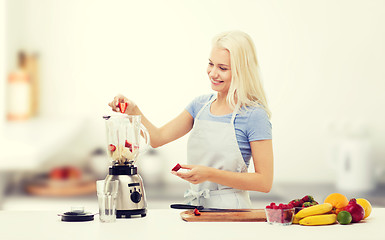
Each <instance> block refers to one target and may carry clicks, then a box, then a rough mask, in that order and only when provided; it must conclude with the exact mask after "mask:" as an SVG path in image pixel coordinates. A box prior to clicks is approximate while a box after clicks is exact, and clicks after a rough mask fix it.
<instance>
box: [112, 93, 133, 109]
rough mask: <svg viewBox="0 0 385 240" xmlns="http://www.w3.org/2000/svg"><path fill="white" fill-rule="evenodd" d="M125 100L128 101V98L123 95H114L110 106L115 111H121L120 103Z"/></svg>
mask: <svg viewBox="0 0 385 240" xmlns="http://www.w3.org/2000/svg"><path fill="white" fill-rule="evenodd" d="M123 102H127V103H128V99H127V98H126V97H124V96H123V95H121V94H118V95H116V96H115V97H114V100H112V102H110V103H108V106H110V107H111V109H112V110H113V111H115V112H120V107H119V103H123Z"/></svg>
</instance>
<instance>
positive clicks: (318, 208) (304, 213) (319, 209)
mask: <svg viewBox="0 0 385 240" xmlns="http://www.w3.org/2000/svg"><path fill="white" fill-rule="evenodd" d="M332 208H333V206H332V205H331V204H330V203H323V204H318V205H314V206H311V207H307V208H304V209H302V210H301V211H299V212H298V213H297V214H296V215H295V216H294V218H295V220H296V221H297V220H299V219H302V218H305V217H308V216H313V215H319V214H324V213H327V212H330V211H331V210H332Z"/></svg>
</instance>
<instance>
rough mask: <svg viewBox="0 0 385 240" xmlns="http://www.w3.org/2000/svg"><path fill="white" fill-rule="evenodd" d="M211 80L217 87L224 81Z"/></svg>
mask: <svg viewBox="0 0 385 240" xmlns="http://www.w3.org/2000/svg"><path fill="white" fill-rule="evenodd" d="M210 80H211V83H212V84H214V85H215V86H217V85H219V84H221V83H223V81H217V80H214V79H210Z"/></svg>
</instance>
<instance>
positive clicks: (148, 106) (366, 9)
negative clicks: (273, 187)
mask: <svg viewBox="0 0 385 240" xmlns="http://www.w3.org/2000/svg"><path fill="white" fill-rule="evenodd" d="M8 12H9V17H8V20H9V23H8V24H9V25H8V26H9V29H8V33H9V35H8V41H9V42H10V48H9V49H8V52H7V61H8V63H9V69H10V68H11V64H10V63H12V62H14V61H15V59H14V56H15V53H16V51H17V49H19V48H24V49H27V50H30V51H38V52H39V53H40V55H41V66H42V69H41V81H42V100H43V101H42V115H43V116H52V115H59V116H76V117H79V116H83V117H88V118H89V119H90V126H94V127H95V129H93V133H92V134H91V133H90V141H94V140H95V139H96V142H95V144H96V143H101V144H103V143H104V137H105V136H104V126H103V125H102V122H101V119H100V116H102V115H104V114H106V113H107V112H108V108H107V107H106V106H107V102H108V101H110V100H111V99H112V98H113V96H114V95H115V94H117V93H123V94H125V95H126V96H128V97H129V98H131V99H133V100H134V101H135V102H136V103H137V104H138V105H139V106H140V107H141V109H142V111H143V112H144V113H145V114H146V115H147V117H148V118H149V119H151V120H152V121H153V122H154V123H155V124H156V125H159V126H160V125H162V124H164V123H166V122H167V121H169V120H171V119H172V118H173V117H174V116H176V115H177V114H179V113H180V112H181V111H182V110H183V108H184V107H185V106H186V105H187V104H188V103H189V102H190V101H191V100H192V99H193V98H194V97H195V96H197V95H200V94H204V93H207V92H210V84H209V82H208V80H207V76H206V74H205V68H206V64H207V58H208V54H209V50H210V42H211V38H212V37H213V36H214V35H215V34H216V33H219V32H221V31H224V30H231V29H240V30H243V31H246V32H247V33H249V34H250V35H251V36H252V38H253V39H254V41H255V44H256V47H257V52H258V57H259V61H260V64H261V70H262V73H263V78H264V85H265V88H266V92H267V95H268V99H269V102H270V106H271V109H272V112H273V118H272V123H273V134H274V154H275V179H276V181H277V182H292V181H306V182H332V181H333V179H334V170H333V169H331V168H330V166H329V165H327V164H326V163H327V160H328V147H329V144H330V142H331V140H332V138H331V133H330V132H328V126H330V125H331V124H338V123H341V122H349V121H355V122H364V123H366V124H367V125H368V127H369V129H370V133H371V140H372V141H373V143H374V160H375V162H376V163H377V164H380V165H382V166H384V165H385V160H384V159H385V150H384V148H383V147H382V145H383V144H382V143H383V142H385V139H384V138H385V137H384V136H385V129H384V124H383V123H384V122H385V114H384V111H383V106H384V103H385V97H384V96H385V95H384V92H385V83H384V80H385V68H384V67H383V66H384V65H385V44H384V43H385V28H384V27H383V23H384V22H385V1H379V0H378V1H375V0H373V1H364V0H361V1H349V0H339V1H335V0H326V1H313V0H311V1H308V0H293V1H284V0H276V1H267V0H266V1H247V0H239V1H230V0H221V1H187V0H184V1H180V0H174V1H156V0H146V1H123V0H121V1H118V0H113V1H93V0H82V1H78V0H76V1H75V0H72V1H65V0H61V1H51V0H12V1H8ZM185 143H186V138H183V139H182V140H180V141H177V142H175V143H171V144H169V145H168V146H165V147H163V149H164V150H165V153H166V154H167V157H168V158H169V160H170V166H171V165H173V164H175V163H176V162H184V161H185Z"/></svg>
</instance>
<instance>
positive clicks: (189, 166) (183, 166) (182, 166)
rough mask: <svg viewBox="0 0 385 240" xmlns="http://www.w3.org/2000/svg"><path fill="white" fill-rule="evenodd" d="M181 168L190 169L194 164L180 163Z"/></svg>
mask: <svg viewBox="0 0 385 240" xmlns="http://www.w3.org/2000/svg"><path fill="white" fill-rule="evenodd" d="M180 166H181V168H182V169H188V170H191V169H192V168H193V167H195V165H180Z"/></svg>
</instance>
